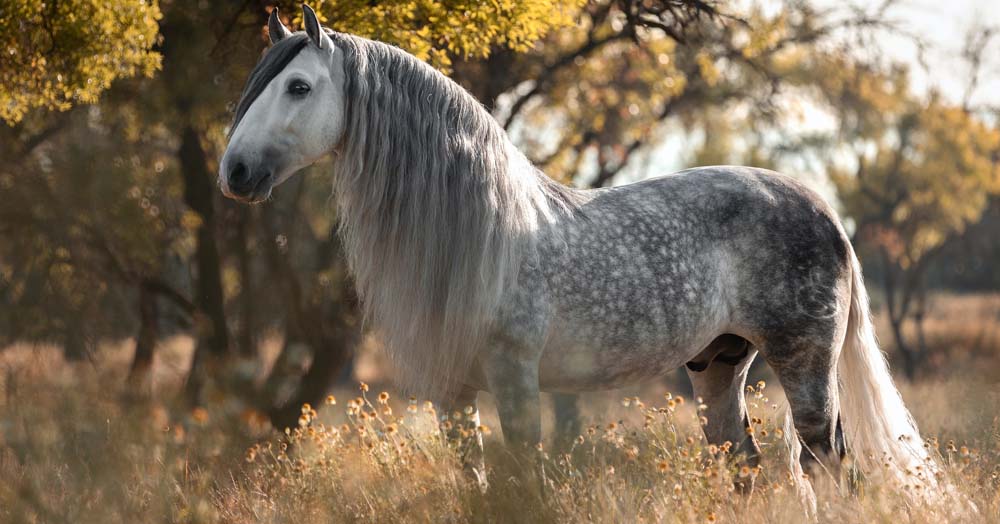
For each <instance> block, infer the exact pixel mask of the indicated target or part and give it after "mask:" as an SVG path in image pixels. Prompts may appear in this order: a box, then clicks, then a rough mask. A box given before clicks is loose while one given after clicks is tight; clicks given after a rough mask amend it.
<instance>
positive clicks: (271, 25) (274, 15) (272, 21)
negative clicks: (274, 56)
mask: <svg viewBox="0 0 1000 524" xmlns="http://www.w3.org/2000/svg"><path fill="white" fill-rule="evenodd" d="M267 33H268V36H270V37H271V44H272V45H273V44H277V43H278V42H280V41H281V40H282V39H284V38H286V37H289V36H291V34H292V32H291V31H289V30H288V28H287V27H285V24H282V23H281V18H280V17H279V16H278V6H275V7H274V9H271V16H270V17H268V19H267Z"/></svg>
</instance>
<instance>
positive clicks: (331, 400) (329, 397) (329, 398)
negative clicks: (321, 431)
mask: <svg viewBox="0 0 1000 524" xmlns="http://www.w3.org/2000/svg"><path fill="white" fill-rule="evenodd" d="M336 403H337V397H335V396H333V395H327V396H326V404H327V405H328V406H332V405H334V404H336Z"/></svg>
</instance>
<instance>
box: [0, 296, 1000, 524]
mask: <svg viewBox="0 0 1000 524" xmlns="http://www.w3.org/2000/svg"><path fill="white" fill-rule="evenodd" d="M932 312H933V316H932V319H931V320H930V321H929V322H930V323H929V325H928V335H929V338H930V339H931V340H933V344H932V346H933V348H934V354H933V356H932V365H933V366H935V371H934V372H932V373H928V374H927V376H926V377H923V378H921V379H920V380H919V381H917V382H915V383H912V384H911V383H905V382H903V381H901V380H900V381H898V382H899V384H900V387H901V389H902V391H903V395H904V397H905V399H906V401H907V404H908V406H909V407H910V409H911V411H912V412H913V414H914V416H915V417H916V419H917V421H918V424H919V425H920V428H921V430H922V433H923V435H924V437H925V438H926V439H927V441H928V444H929V445H930V446H931V447H932V448H933V450H934V452H935V453H934V454H935V455H936V456H937V459H938V462H939V463H940V465H941V466H940V467H941V475H942V477H943V478H944V481H945V482H946V483H950V485H952V486H953V488H952V491H953V492H955V493H958V494H959V495H960V497H959V498H961V499H963V501H961V502H954V501H950V502H945V503H943V504H935V503H931V502H928V501H929V500H931V499H932V498H933V497H928V496H926V495H925V494H922V493H919V492H918V493H917V494H916V495H915V496H910V495H908V494H907V493H905V492H904V491H905V490H903V489H899V488H895V487H890V486H887V485H882V484H880V483H878V482H877V481H875V480H869V481H862V482H861V485H860V488H859V492H858V493H856V494H846V495H845V494H843V490H840V489H839V488H838V487H837V486H836V483H835V482H834V481H833V479H830V478H816V479H813V480H814V483H815V485H816V491H817V498H818V514H817V519H818V520H819V521H821V522H837V523H838V524H839V523H848V522H891V523H894V524H896V523H900V522H1000V377H998V374H1000V333H998V328H997V324H998V323H997V319H998V318H1000V316H998V315H1000V298H998V297H974V298H969V297H960V296H942V297H938V298H936V299H935V303H934V305H933V306H932ZM186 345H187V344H186V342H185V341H184V340H183V339H177V340H168V341H165V342H164V343H163V344H162V345H161V347H160V348H159V355H158V360H157V368H156V378H155V380H156V384H157V391H158V394H157V395H156V397H157V398H164V399H169V398H170V397H171V394H172V392H173V391H175V390H176V388H177V387H179V377H181V376H182V375H183V363H184V362H185V361H186V360H185V359H186V355H187V351H189V348H187V347H186ZM129 351H130V345H129V344H128V343H123V344H120V345H110V346H108V347H107V348H106V349H105V350H104V351H103V352H102V353H101V354H100V355H98V358H96V359H95V361H94V362H88V363H84V364H73V365H69V364H66V363H64V362H63V361H62V360H61V358H60V357H59V356H58V355H59V352H58V350H57V348H38V347H13V348H7V349H6V350H4V351H3V352H2V353H0V521H2V522H72V523H91V522H92V523H119V522H120V523H136V522H227V523H228V522H234V523H235V522H288V523H327V522H356V521H359V522H421V521H431V522H802V521H803V520H804V518H805V517H804V514H803V509H802V506H801V504H800V503H799V497H798V495H797V492H796V489H795V484H794V483H793V482H792V481H791V480H790V474H789V472H788V469H787V458H786V457H785V453H787V448H786V446H785V444H784V443H783V441H782V439H781V438H780V437H781V430H780V427H781V420H780V418H781V412H782V406H781V404H782V400H781V394H780V389H779V388H777V385H776V384H774V383H773V381H770V380H767V375H766V370H764V371H762V373H764V374H763V375H761V377H763V378H764V379H765V381H767V382H768V384H767V385H766V387H765V386H764V384H757V379H756V378H755V379H754V383H755V384H756V385H754V386H753V387H752V391H748V393H747V395H748V400H749V403H750V405H751V407H752V413H751V414H752V416H753V417H754V429H755V431H756V432H757V436H758V437H760V440H761V441H762V444H763V448H764V455H765V457H764V461H763V463H762V466H761V468H760V469H759V470H755V469H749V468H746V467H742V466H741V465H740V463H739V460H738V458H737V457H731V456H729V453H727V449H726V448H725V447H724V446H723V447H717V446H710V445H708V444H707V443H705V442H704V440H703V438H702V436H701V432H700V428H699V423H700V421H699V410H698V403H697V401H696V399H691V398H685V397H684V395H683V392H682V391H681V390H680V389H678V390H677V391H674V392H673V393H671V394H669V395H668V394H667V391H666V389H667V386H665V385H664V384H663V383H659V384H654V385H646V386H644V387H641V388H638V387H637V388H636V389H634V390H629V391H623V392H611V393H602V394H588V395H584V396H583V397H582V398H581V399H580V406H581V411H582V417H583V419H584V425H583V431H582V435H579V436H576V437H575V438H571V437H572V436H571V437H567V438H565V439H552V440H547V441H546V443H545V445H544V447H543V449H541V450H532V451H531V452H529V453H528V454H527V457H521V458H518V459H515V458H514V457H512V456H511V455H509V453H508V452H507V451H505V450H504V449H503V448H502V446H501V445H500V443H499V440H498V435H497V434H498V433H499V431H498V429H497V428H496V426H495V424H496V423H495V418H493V417H492V408H491V407H490V406H489V405H488V404H489V403H488V402H487V403H486V405H485V406H484V408H483V411H484V422H483V427H480V428H472V427H466V428H465V429H466V431H467V435H469V436H470V437H471V435H473V433H474V432H475V431H480V432H483V433H486V442H487V461H488V463H489V464H490V483H491V485H490V488H489V490H488V491H487V492H486V493H482V492H481V491H480V490H479V488H478V487H477V485H476V484H475V483H474V482H473V481H471V480H470V479H469V478H468V476H467V475H465V474H464V473H463V471H462V468H461V466H460V464H459V460H458V459H457V456H458V452H457V451H458V450H457V449H456V448H461V447H462V446H465V445H467V444H468V440H461V439H459V440H458V441H452V442H446V441H443V440H442V439H441V438H440V437H439V436H438V435H439V432H437V431H436V428H435V422H434V421H433V420H434V419H433V415H435V414H434V413H431V411H432V409H433V408H431V407H430V406H427V405H425V404H424V403H422V402H420V401H410V400H409V399H401V398H397V397H396V396H395V395H394V394H393V393H392V391H391V390H390V391H389V392H388V396H387V398H386V397H382V396H381V395H380V392H381V388H378V387H376V386H372V387H371V388H370V389H369V391H367V392H364V391H361V390H360V389H358V388H353V389H349V390H344V391H340V392H337V393H336V398H333V397H331V398H330V399H329V402H328V403H326V404H324V405H322V406H309V407H306V408H304V409H303V418H302V420H301V426H300V427H299V428H297V429H294V430H290V431H289V432H288V433H287V434H284V433H281V432H277V431H274V430H273V429H272V428H270V427H268V426H267V425H266V423H264V422H262V419H261V417H260V416H259V415H257V414H256V413H254V412H252V411H250V410H248V409H247V408H246V407H245V406H244V405H242V404H241V403H240V402H238V401H235V400H233V399H230V398H226V397H224V396H221V395H219V396H217V398H214V399H213V401H212V403H211V405H209V406H207V407H206V408H205V409H201V408H199V409H196V410H194V411H190V410H185V409H181V408H179V407H178V406H176V405H174V404H172V403H170V402H157V401H142V402H137V401H131V402H125V401H123V390H122V387H121V384H122V382H123V379H124V374H125V367H126V363H127V358H128V355H129ZM635 397H638V400H637V399H636V398H635ZM210 398H211V395H210ZM334 401H335V403H334ZM547 418H551V417H547ZM449 423H450V424H456V425H464V416H463V415H462V414H458V416H457V417H454V416H453V418H452V419H451V420H449ZM491 428H492V429H491ZM747 479H752V481H753V482H752V483H753V489H752V490H750V491H749V493H746V494H741V493H737V492H735V490H734V487H733V486H734V481H736V480H742V481H744V482H746V480H747ZM910 490H911V491H912V488H910ZM917 491H919V490H917ZM914 501H916V502H914ZM921 501H924V502H921Z"/></svg>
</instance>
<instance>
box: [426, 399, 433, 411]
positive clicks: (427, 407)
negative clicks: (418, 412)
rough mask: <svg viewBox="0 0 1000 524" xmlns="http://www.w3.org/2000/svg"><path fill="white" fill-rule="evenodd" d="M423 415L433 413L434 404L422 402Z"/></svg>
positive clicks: (427, 401)
mask: <svg viewBox="0 0 1000 524" xmlns="http://www.w3.org/2000/svg"><path fill="white" fill-rule="evenodd" d="M424 413H434V403H433V402H431V401H429V400H426V401H424Z"/></svg>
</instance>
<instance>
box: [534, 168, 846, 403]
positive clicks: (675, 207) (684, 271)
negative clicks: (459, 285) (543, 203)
mask: <svg viewBox="0 0 1000 524" xmlns="http://www.w3.org/2000/svg"><path fill="white" fill-rule="evenodd" d="M589 196H590V198H589V199H588V200H587V201H586V202H585V203H584V204H583V205H582V206H581V207H580V208H579V209H578V210H577V212H576V215H575V217H574V219H573V220H572V221H567V222H565V223H562V224H556V226H555V227H554V228H553V230H552V231H550V232H549V234H548V241H547V242H543V246H542V248H541V252H540V255H541V256H540V271H541V280H542V281H544V282H539V284H542V285H544V288H545V289H546V293H545V295H546V297H545V299H546V301H547V303H548V304H547V306H548V309H549V310H550V311H553V314H552V318H551V319H550V322H549V326H548V329H547V343H546V346H547V349H546V353H547V358H546V359H545V360H548V361H549V362H550V364H551V366H543V370H542V371H543V375H544V374H545V369H544V368H545V367H551V368H552V369H559V370H560V372H559V374H560V379H561V380H563V381H567V382H572V381H573V379H578V381H577V383H576V384H567V387H569V388H573V389H577V388H579V389H586V388H588V387H590V386H593V385H596V383H597V382H601V381H604V380H605V379H607V380H608V381H610V382H613V383H623V382H625V381H631V380H635V379H638V378H642V377H643V376H646V375H649V376H653V375H657V374H660V373H662V372H663V371H664V370H665V369H670V368H673V367H676V366H678V365H681V364H683V362H685V361H686V360H687V359H689V358H691V356H692V355H693V354H694V353H696V352H697V351H699V350H700V349H701V348H702V347H703V346H704V345H706V344H708V343H709V342H710V341H711V340H712V339H713V338H714V337H716V336H718V335H719V334H721V333H722V332H726V331H732V330H738V329H744V330H745V331H746V332H748V333H749V332H766V331H767V330H769V329H773V328H774V327H773V324H775V323H776V322H780V321H782V319H783V318H784V317H786V316H787V314H788V312H789V308H790V307H798V308H805V310H807V315H805V316H806V317H808V316H809V315H817V314H820V315H825V314H827V313H828V309H829V307H830V302H831V300H833V299H834V298H835V297H834V296H833V295H832V294H835V293H836V290H835V289H834V288H835V287H836V286H835V283H836V280H837V279H838V278H840V271H841V268H842V266H843V261H844V260H846V248H845V242H846V240H845V239H844V236H843V233H842V229H841V228H840V225H839V223H838V221H837V219H836V215H835V214H834V213H833V211H832V210H831V209H830V207H829V206H828V205H827V204H826V203H825V202H824V201H823V200H822V198H821V197H819V196H818V195H817V194H816V193H814V192H812V191H811V190H809V189H807V188H806V187H805V186H803V185H802V184H800V183H798V182H797V181H795V180H794V179H792V178H790V177H787V176H784V175H780V174H778V173H774V172H772V171H767V170H762V169H754V168H744V167H726V166H722V167H709V168H698V169H691V170H686V171H682V172H679V173H675V174H672V175H667V176H663V177H658V178H654V179H648V180H645V181H642V182H638V183H635V184H630V185H626V186H619V187H615V188H610V189H604V190H597V191H594V192H591V193H590V194H589ZM799 316H800V317H802V316H803V315H799ZM553 352H554V354H553ZM571 367H576V368H577V369H579V371H580V373H579V376H577V377H573V376H572V374H567V373H566V372H565V370H566V369H567V368H571ZM543 378H544V377H543ZM611 385H613V384H611Z"/></svg>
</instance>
